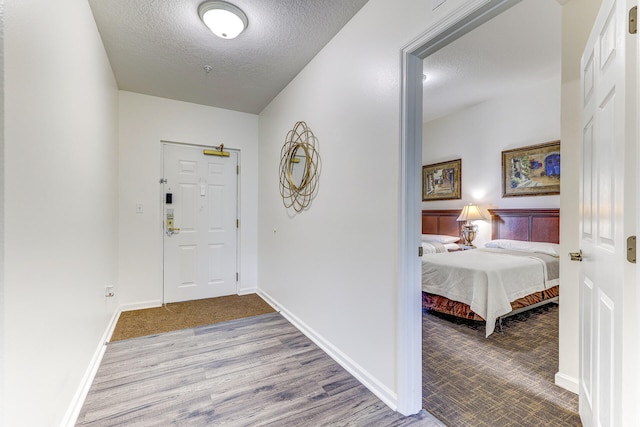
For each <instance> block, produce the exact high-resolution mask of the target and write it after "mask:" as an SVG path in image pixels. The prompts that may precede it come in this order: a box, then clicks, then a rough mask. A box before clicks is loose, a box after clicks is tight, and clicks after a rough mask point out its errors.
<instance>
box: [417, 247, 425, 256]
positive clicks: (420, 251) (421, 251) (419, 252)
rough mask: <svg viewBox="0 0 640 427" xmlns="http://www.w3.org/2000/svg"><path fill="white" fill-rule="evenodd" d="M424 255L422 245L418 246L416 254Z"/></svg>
mask: <svg viewBox="0 0 640 427" xmlns="http://www.w3.org/2000/svg"><path fill="white" fill-rule="evenodd" d="M422 255H424V248H423V247H422V246H420V247H418V256H422Z"/></svg>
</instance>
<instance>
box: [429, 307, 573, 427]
mask: <svg viewBox="0 0 640 427" xmlns="http://www.w3.org/2000/svg"><path fill="white" fill-rule="evenodd" d="M558 311H559V308H558V306H557V305H555V304H551V305H548V306H546V307H541V308H538V309H535V310H532V311H530V312H527V313H523V314H520V315H517V316H514V317H512V318H508V319H507V320H505V324H504V332H503V333H493V334H492V335H490V336H489V338H485V337H484V332H485V331H484V324H474V323H473V322H462V321H451V320H450V319H451V318H449V317H446V318H444V317H441V316H437V315H433V314H423V316H422V320H423V329H422V332H423V386H422V398H423V408H424V409H426V410H427V411H429V412H430V413H432V414H433V415H435V416H436V417H438V418H439V419H440V420H441V421H443V422H444V423H445V424H446V425H448V426H456V427H501V426H509V427H511V426H519V427H529V426H553V427H562V426H567V427H575V426H580V425H581V424H580V417H579V415H578V396H577V395H575V394H573V393H571V392H569V391H567V390H564V389H562V388H560V387H558V386H556V385H555V384H554V376H555V373H556V372H557V370H558Z"/></svg>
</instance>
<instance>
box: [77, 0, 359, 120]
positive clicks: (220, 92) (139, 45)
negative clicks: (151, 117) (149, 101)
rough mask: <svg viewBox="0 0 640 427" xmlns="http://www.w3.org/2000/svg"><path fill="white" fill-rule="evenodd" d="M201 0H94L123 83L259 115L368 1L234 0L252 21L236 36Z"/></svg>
mask: <svg viewBox="0 0 640 427" xmlns="http://www.w3.org/2000/svg"><path fill="white" fill-rule="evenodd" d="M201 2H202V0H89V4H90V6H91V10H92V11H93V15H94V18H95V20H96V23H97V26H98V30H99V31H100V36H101V37H102V41H103V43H104V45H105V49H106V51H107V55H108V56H109V61H110V63H111V67H112V69H113V72H114V74H115V78H116V81H117V83H118V87H119V88H120V89H122V90H127V91H132V92H138V93H143V94H148V95H154V96H159V97H164V98H170V99H176V100H181V101H187V102H193V103H197V104H203V105H210V106H213V107H220V108H225V109H229V110H236V111H242V112H247V113H254V114H257V113H259V112H260V111H262V109H263V108H264V107H266V106H267V104H268V103H269V102H270V101H271V100H272V99H273V98H274V97H275V96H276V95H277V94H278V93H279V92H280V91H281V90H282V89H283V88H284V87H285V86H286V85H287V84H288V83H289V82H290V81H291V80H292V79H293V78H294V77H295V76H296V75H297V74H298V72H300V70H301V69H302V68H303V67H304V66H305V65H306V64H307V63H308V62H309V61H310V60H311V59H312V58H313V57H314V56H315V55H316V54H317V53H318V52H319V51H320V49H322V47H324V45H326V44H327V43H328V42H329V40H331V38H333V36H334V35H335V34H336V33H337V32H338V31H339V30H340V29H341V28H342V27H343V26H344V25H345V24H346V23H347V22H348V21H349V20H350V19H351V18H352V17H353V15H355V13H356V12H357V11H358V10H360V8H362V6H363V5H364V4H365V3H366V2H367V0H313V1H311V0H305V1H301V0H268V1H265V0H259V1H256V0H233V4H235V5H236V6H238V7H239V8H240V9H242V10H243V11H244V12H245V14H246V15H247V17H248V19H249V26H248V28H247V29H246V31H245V32H243V33H242V34H240V36H238V37H237V38H235V39H233V40H224V39H220V38H218V37H216V36H214V35H213V34H212V33H211V32H210V31H209V29H208V28H207V27H205V25H204V24H203V23H202V21H201V20H200V18H199V17H198V5H199V4H200V3H201ZM206 65H209V66H211V67H213V70H212V71H211V72H210V73H207V72H206V71H205V69H204V67H205V66H206Z"/></svg>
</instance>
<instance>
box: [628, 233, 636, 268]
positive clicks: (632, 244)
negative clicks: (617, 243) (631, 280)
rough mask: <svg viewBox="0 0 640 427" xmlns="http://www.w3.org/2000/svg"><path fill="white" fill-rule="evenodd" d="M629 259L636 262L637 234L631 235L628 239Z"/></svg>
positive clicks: (633, 262)
mask: <svg viewBox="0 0 640 427" xmlns="http://www.w3.org/2000/svg"><path fill="white" fill-rule="evenodd" d="M627 261H629V262H630V263H632V264H635V263H636V236H630V237H629V238H628V239H627Z"/></svg>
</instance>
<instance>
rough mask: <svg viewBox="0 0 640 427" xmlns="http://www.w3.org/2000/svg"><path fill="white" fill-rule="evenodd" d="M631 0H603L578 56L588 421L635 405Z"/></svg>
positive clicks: (614, 417) (619, 419) (615, 417)
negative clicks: (628, 390) (628, 385)
mask: <svg viewBox="0 0 640 427" xmlns="http://www.w3.org/2000/svg"><path fill="white" fill-rule="evenodd" d="M632 3H633V2H631V1H628V0H603V2H602V6H601V9H600V11H599V13H598V17H597V19H596V22H595V25H594V27H593V29H592V32H591V35H590V37H589V41H588V43H587V45H586V48H585V51H584V54H583V57H582V62H581V67H582V68H581V85H582V118H581V124H582V162H581V165H582V166H581V178H580V182H581V200H580V202H581V209H580V212H581V218H580V249H581V251H582V262H581V268H580V368H579V372H580V387H579V389H580V392H579V394H580V398H579V400H580V417H581V418H582V422H583V424H584V425H585V426H587V427H589V426H621V425H630V424H626V422H627V421H625V419H627V420H628V418H627V417H628V413H626V414H623V407H624V408H625V410H626V411H633V410H635V409H634V408H632V407H631V406H635V404H634V405H628V404H627V403H628V402H625V403H623V399H624V396H623V394H624V389H625V382H626V381H627V380H628V379H625V378H624V377H625V375H627V374H629V372H630V371H629V370H628V369H627V367H625V363H626V362H625V361H624V358H623V353H625V349H626V345H627V344H629V343H630V342H631V341H633V340H634V339H635V338H634V337H632V335H630V334H629V333H627V332H625V330H626V329H627V328H626V327H625V325H624V323H623V320H624V316H623V313H624V311H625V304H628V303H629V301H627V302H625V297H627V298H628V290H629V289H631V288H632V286H634V282H635V278H634V275H635V268H634V264H631V263H629V262H628V261H627V258H626V256H627V246H626V237H627V236H629V235H633V234H635V218H634V212H635V194H634V185H633V184H632V183H633V180H634V179H635V172H634V171H633V167H629V166H630V165H631V163H629V162H626V161H625V160H626V159H627V157H628V156H630V155H631V154H632V153H634V152H635V149H634V147H635V143H636V138H635V123H636V121H635V114H636V110H635V104H634V103H635V102H636V99H635V96H634V95H633V92H634V90H635V89H634V88H635V85H634V82H633V79H635V78H636V75H635V61H636V59H635V58H636V55H637V53H636V51H635V46H636V45H635V43H636V42H635V39H634V38H635V37H636V36H635V35H630V34H629V32H628V12H629V9H630V7H631V6H632ZM631 158H633V157H631ZM634 162H635V159H634ZM633 165H634V166H635V163H633ZM575 255H576V256H574V258H577V259H578V260H579V258H580V255H578V254H575Z"/></svg>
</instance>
